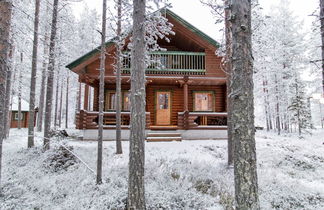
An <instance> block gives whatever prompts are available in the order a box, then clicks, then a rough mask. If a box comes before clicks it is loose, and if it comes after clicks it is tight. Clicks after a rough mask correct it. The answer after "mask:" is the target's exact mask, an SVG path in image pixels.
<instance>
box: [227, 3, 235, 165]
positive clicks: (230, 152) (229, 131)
mask: <svg viewBox="0 0 324 210" xmlns="http://www.w3.org/2000/svg"><path fill="white" fill-rule="evenodd" d="M230 17H231V11H230V9H229V0H226V1H225V38H226V57H225V59H226V60H225V68H226V78H227V84H226V88H227V91H226V92H227V164H228V165H229V166H231V165H233V155H234V154H233V135H232V133H233V127H232V120H231V103H232V102H231V97H230V96H229V95H230V94H231V91H230V86H231V79H230V74H231V69H232V65H231V59H230V56H231V52H232V50H231V48H232V47H231V44H232V37H231V22H230Z"/></svg>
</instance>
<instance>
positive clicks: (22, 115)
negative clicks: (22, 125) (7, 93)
mask: <svg viewBox="0 0 324 210" xmlns="http://www.w3.org/2000/svg"><path fill="white" fill-rule="evenodd" d="M23 119H24V113H21V115H20V120H23ZM15 120H18V112H16V113H15Z"/></svg>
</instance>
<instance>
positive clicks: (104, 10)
mask: <svg viewBox="0 0 324 210" xmlns="http://www.w3.org/2000/svg"><path fill="white" fill-rule="evenodd" d="M106 13H107V1H106V0H103V1H102V28H101V50H100V76H99V121H98V125H99V129H98V158H97V184H101V183H102V140H103V117H104V113H103V111H104V94H105V93H104V91H105V60H106V55H105V54H106Z"/></svg>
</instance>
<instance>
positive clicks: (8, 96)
mask: <svg viewBox="0 0 324 210" xmlns="http://www.w3.org/2000/svg"><path fill="white" fill-rule="evenodd" d="M11 43H13V40H11ZM13 51H14V47H13V46H12V44H10V46H9V57H8V62H9V63H10V64H9V65H8V70H7V79H6V80H7V81H6V94H5V96H6V98H5V107H4V118H5V119H4V120H3V135H4V137H3V138H7V137H8V135H9V129H10V121H11V119H10V116H9V115H10V112H9V110H10V102H11V81H12V66H13V64H12V57H13Z"/></svg>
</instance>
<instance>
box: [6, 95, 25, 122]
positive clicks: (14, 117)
mask: <svg viewBox="0 0 324 210" xmlns="http://www.w3.org/2000/svg"><path fill="white" fill-rule="evenodd" d="M28 111H29V103H28V102H27V101H25V100H24V99H21V116H20V117H21V127H22V128H27V127H28V118H29V113H28ZM10 118H11V123H10V128H18V119H19V118H18V97H13V98H12V107H11V110H10Z"/></svg>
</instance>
